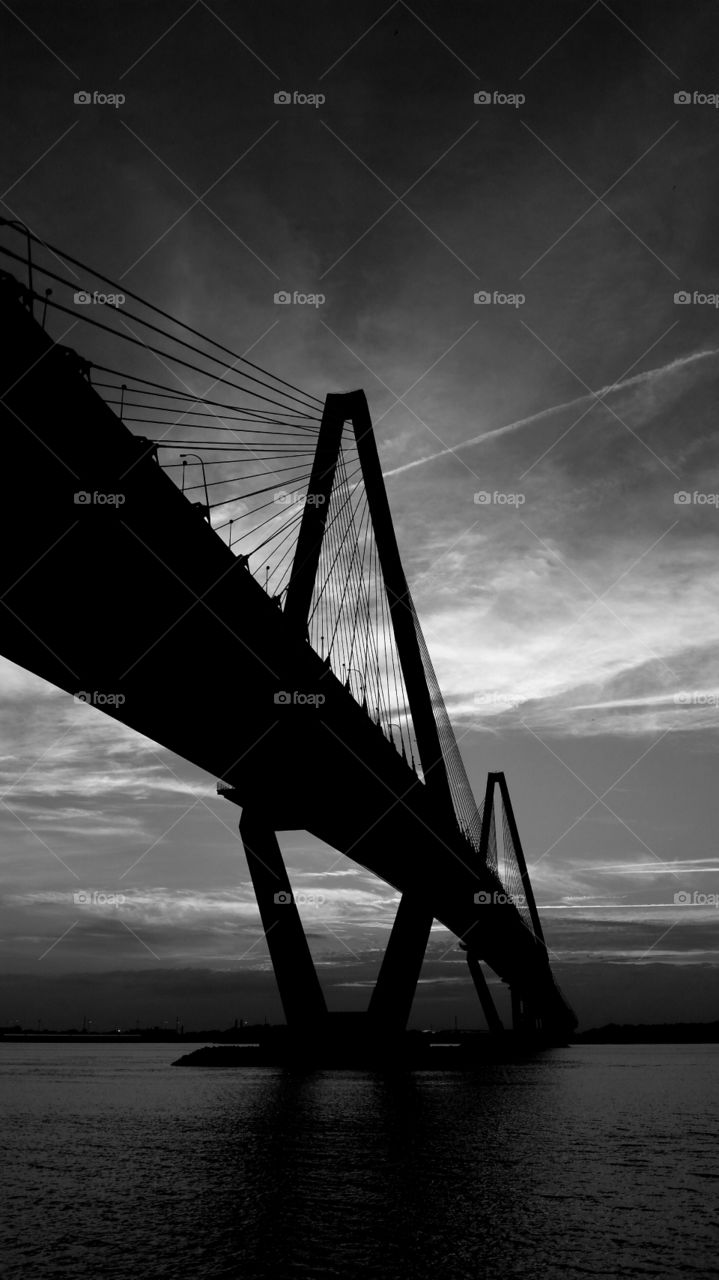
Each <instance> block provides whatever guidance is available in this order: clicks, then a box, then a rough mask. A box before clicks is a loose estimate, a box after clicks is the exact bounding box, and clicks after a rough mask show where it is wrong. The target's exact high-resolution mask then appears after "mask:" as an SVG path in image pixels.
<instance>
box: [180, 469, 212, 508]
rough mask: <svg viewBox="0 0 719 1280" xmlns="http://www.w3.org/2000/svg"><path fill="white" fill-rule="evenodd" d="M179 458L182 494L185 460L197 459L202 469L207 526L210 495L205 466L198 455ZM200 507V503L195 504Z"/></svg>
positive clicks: (183, 489) (183, 490)
mask: <svg viewBox="0 0 719 1280" xmlns="http://www.w3.org/2000/svg"><path fill="white" fill-rule="evenodd" d="M180 457H181V459H182V492H183V493H184V492H185V467H186V466H187V459H188V458H196V459H197V461H198V462H199V464H200V466H201V467H202V483H203V485H204V486H205V503H204V506H205V515H206V517H207V522H208V524H209V522H210V495H209V493H208V492H207V474H206V472H205V464H204V462H203V460H202V458H201V457H200V455H199V453H181V454H180ZM202 505H203V504H202V503H201V502H198V503H197V506H198V507H201V506H202Z"/></svg>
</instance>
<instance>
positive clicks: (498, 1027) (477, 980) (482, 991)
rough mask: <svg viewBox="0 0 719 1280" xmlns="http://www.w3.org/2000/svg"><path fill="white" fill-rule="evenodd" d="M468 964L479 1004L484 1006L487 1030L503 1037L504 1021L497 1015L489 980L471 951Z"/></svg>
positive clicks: (468, 955) (468, 954)
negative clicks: (488, 983) (488, 984)
mask: <svg viewBox="0 0 719 1280" xmlns="http://www.w3.org/2000/svg"><path fill="white" fill-rule="evenodd" d="M467 964H468V965H469V972H470V973H471V975H472V981H473V983H474V989H475V991H476V992H477V995H478V996H479V1003H480V1004H481V1006H482V1013H483V1014H484V1017H485V1021H486V1023H487V1030H488V1031H491V1032H492V1034H493V1035H501V1034H502V1032H503V1031H504V1027H503V1026H502V1019H501V1018H500V1016H499V1014H498V1013H497V1009H496V1006H495V1003H494V1000H493V999H492V993H491V991H490V990H489V987H488V986H487V979H486V978H485V976H484V973H483V971H482V966H481V964H480V962H479V960H478V959H477V957H476V956H473V955H472V954H471V952H469V951H468V952H467Z"/></svg>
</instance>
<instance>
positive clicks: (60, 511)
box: [0, 278, 571, 1037]
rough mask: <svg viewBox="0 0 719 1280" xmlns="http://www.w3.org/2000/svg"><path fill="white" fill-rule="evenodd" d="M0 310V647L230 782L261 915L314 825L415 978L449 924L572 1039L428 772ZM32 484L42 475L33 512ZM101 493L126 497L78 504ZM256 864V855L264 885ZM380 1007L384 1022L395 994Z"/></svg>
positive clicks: (543, 961)
mask: <svg viewBox="0 0 719 1280" xmlns="http://www.w3.org/2000/svg"><path fill="white" fill-rule="evenodd" d="M0 315H2V317H3V319H4V320H5V321H6V338H5V342H4V349H3V369H2V390H3V398H2V403H1V404H0V421H1V422H2V428H3V450H2V459H3V465H4V469H5V485H4V496H3V503H2V506H1V507H0V533H1V534H2V539H3V548H4V554H3V556H2V559H1V560H0V651H1V652H2V653H3V654H4V655H5V656H6V657H7V658H9V659H11V660H12V661H14V662H16V663H18V664H19V665H21V666H23V667H25V668H27V669H29V670H31V671H33V672H35V673H36V674H37V675H39V676H41V677H42V678H44V679H45V680H48V681H49V682H51V683H52V684H55V685H57V686H59V687H60V688H62V689H65V690H66V691H67V692H68V693H70V694H77V693H78V692H79V691H83V690H91V691H100V692H106V693H112V694H114V695H121V696H122V699H123V701H122V703H121V705H118V706H115V707H112V708H111V707H108V708H107V713H108V714H110V715H112V716H114V717H115V718H116V719H118V720H120V721H122V723H124V724H126V725H129V726H131V727H132V728H133V729H135V730H137V731H138V732H140V733H142V734H144V735H146V736H147V737H148V738H150V739H152V740H154V741H155V742H158V743H160V744H161V745H162V746H163V747H166V748H167V749H168V750H170V751H172V752H174V753H176V754H177V755H179V756H181V757H184V758H185V759H187V760H189V761H191V762H192V763H193V764H195V765H197V766H198V767H200V768H202V769H204V770H206V771H207V772H208V773H209V774H211V775H212V776H213V777H214V778H220V779H222V780H223V782H224V783H226V784H227V786H228V798H229V799H231V800H232V801H233V802H234V803H236V804H238V805H240V806H241V807H242V808H243V824H244V826H243V838H244V839H245V842H246V843H247V844H248V845H249V848H250V850H251V851H252V850H253V849H254V851H255V852H256V853H257V857H258V858H262V859H263V861H264V862H265V863H266V867H265V869H264V870H263V871H262V873H261V874H262V877H264V879H263V880H262V884H261V889H260V890H258V898H259V899H260V909H261V910H263V900H264V898H265V897H266V896H267V895H269V894H270V893H272V894H274V893H278V892H281V891H282V890H283V889H284V887H285V886H284V884H283V881H282V875H283V872H282V869H281V867H280V865H279V863H278V862H277V859H276V858H274V859H273V858H271V857H270V858H268V857H267V856H266V855H267V850H268V847H269V846H271V843H272V840H273V839H274V835H273V833H274V831H281V830H290V829H304V830H307V831H308V832H310V833H311V834H313V835H314V836H316V837H317V838H318V839H320V840H322V841H324V842H325V843H326V844H328V845H330V846H332V847H333V848H334V849H336V850H337V851H338V852H340V853H343V854H346V855H347V856H349V857H351V858H352V859H353V860H355V861H356V862H358V863H360V864H361V865H362V866H364V867H366V868H367V870H369V871H371V872H372V873H373V874H375V875H377V876H379V877H381V878H382V879H383V880H385V881H387V882H388V883H389V884H391V885H393V886H394V887H395V888H396V889H397V890H399V892H400V893H401V894H403V895H405V894H406V895H408V898H407V900H408V902H411V903H412V904H414V909H413V917H414V918H413V921H412V922H410V923H411V927H410V924H408V925H407V929H406V930H405V933H404V937H405V938H407V939H411V938H413V937H414V942H413V943H412V944H411V945H410V943H409V942H408V944H407V957H406V963H407V965H408V967H409V970H410V971H411V970H412V967H413V966H414V967H415V968H416V956H417V953H418V951H419V949H420V940H421V938H420V935H421V930H422V927H423V926H420V925H418V924H417V921H423V922H424V923H425V924H426V922H427V921H431V920H432V919H436V920H438V921H439V922H441V923H442V924H443V925H445V926H446V927H447V929H449V930H450V931H451V932H452V933H454V934H455V935H456V936H457V938H458V939H461V940H462V941H463V943H464V945H465V946H466V948H467V950H468V955H469V957H470V958H471V962H472V963H475V964H476V962H478V961H479V960H482V961H484V962H486V963H487V964H488V965H489V966H490V967H491V968H492V969H493V970H494V972H495V973H496V974H498V975H499V976H500V978H502V979H503V980H504V981H506V982H507V983H509V984H510V986H511V988H512V990H513V991H514V992H516V993H517V999H521V1000H522V1001H524V1003H525V1006H526V1007H527V1008H528V1009H532V1010H534V1014H533V1015H532V1016H533V1017H534V1016H535V1015H536V1018H538V1019H539V1020H540V1021H541V1022H542V1024H543V1026H544V1028H545V1030H546V1031H547V1032H548V1033H555V1034H556V1035H557V1036H559V1037H561V1036H563V1035H564V1034H566V1032H567V1030H568V1029H569V1027H570V1026H571V1015H570V1014H569V1013H568V1010H567V1008H566V1005H565V1004H564V1002H563V1000H562V997H561V995H560V993H559V992H558V989H557V988H556V986H555V983H554V981H553V978H552V975H551V972H550V969H549V964H548V960H547V953H546V949H545V948H544V947H543V946H542V945H540V944H539V943H538V941H537V939H536V938H535V936H534V935H533V933H532V932H531V931H530V930H529V929H528V928H527V926H526V924H525V923H524V921H523V920H522V918H521V917H520V915H519V913H518V912H517V911H516V909H515V908H514V907H513V906H512V905H511V904H507V905H497V906H493V907H492V908H491V909H488V908H487V907H486V906H485V905H482V904H481V903H478V902H477V901H476V897H475V896H476V895H477V894H478V893H480V892H484V893H485V894H486V893H493V892H497V891H499V890H501V888H502V886H501V883H500V882H499V880H498V878H497V877H496V875H495V874H494V872H493V871H492V870H491V869H490V868H489V867H487V866H483V865H480V863H479V862H478V860H477V857H476V854H475V852H474V850H473V849H472V847H471V846H470V845H469V843H468V842H465V841H464V840H463V839H462V838H461V837H460V836H457V837H456V838H455V839H453V840H451V841H448V840H447V839H446V838H445V836H443V835H442V836H440V835H439V834H438V832H442V831H444V830H445V828H444V827H443V825H442V824H441V822H440V821H439V819H438V814H437V813H436V812H435V809H434V807H433V804H432V802H431V801H430V798H429V796H428V792H427V788H426V787H425V786H424V784H423V783H422V782H421V781H420V780H419V779H418V777H417V774H416V773H415V772H414V770H413V769H412V768H410V766H409V765H408V764H407V762H406V761H405V760H404V759H403V758H402V757H401V756H400V755H399V754H398V752H397V751H396V749H395V748H394V746H393V745H392V744H391V743H390V742H389V741H388V739H387V738H386V737H385V735H384V734H383V733H382V731H381V730H380V729H378V727H377V726H376V725H374V724H373V723H372V721H371V720H370V719H369V717H368V716H367V715H366V714H365V713H364V712H363V710H362V708H361V707H360V706H359V705H358V703H357V702H356V701H355V700H354V699H353V698H352V697H351V695H350V693H348V691H347V690H346V688H345V687H344V686H343V685H342V683H341V682H340V681H338V680H337V679H336V677H335V676H334V675H333V674H332V672H331V671H330V670H329V669H328V667H327V665H326V664H325V663H324V662H323V661H322V660H321V659H320V657H319V656H318V655H317V654H316V653H315V652H314V651H313V650H312V649H311V648H310V646H309V645H308V644H307V643H306V641H305V640H304V639H303V638H302V637H301V636H300V635H299V634H298V632H297V630H296V628H293V627H292V626H291V625H290V623H289V621H288V619H287V618H286V617H285V616H284V615H283V613H282V611H281V610H280V608H279V607H278V605H277V604H276V603H275V602H274V601H273V600H272V599H271V598H270V597H269V596H268V595H267V594H266V593H265V591H264V590H263V589H262V587H261V586H260V584H259V583H258V582H257V581H256V580H255V579H254V578H253V577H252V576H251V574H250V573H249V571H248V570H247V568H246V567H244V566H243V564H242V562H241V560H239V559H238V558H236V557H235V555H234V554H233V552H232V551H230V550H229V548H228V547H227V545H226V544H225V543H224V542H223V540H222V539H221V538H220V537H218V536H217V535H216V534H215V533H214V532H213V531H212V529H211V528H210V526H209V525H208V523H207V522H206V521H205V520H204V519H203V517H202V513H201V512H200V510H199V509H198V508H197V507H193V506H192V505H191V504H190V503H188V501H187V500H186V499H185V498H184V497H183V496H182V495H181V493H180V492H179V490H178V489H177V487H176V486H175V485H174V484H173V483H172V481H171V480H170V479H169V477H168V476H167V475H166V474H165V473H164V472H163V471H162V469H161V468H160V466H159V465H158V463H157V461H156V458H155V456H154V451H153V450H152V448H150V447H148V445H147V444H146V443H145V442H143V441H141V440H140V439H139V438H138V437H137V436H134V435H132V434H131V432H130V431H129V430H128V429H127V428H126V427H124V426H123V425H122V423H121V422H120V421H119V420H118V418H117V417H116V416H115V415H114V414H113V413H112V411H111V410H110V409H109V408H108V406H107V405H106V404H105V403H104V402H103V401H102V400H101V398H100V397H99V396H98V394H97V392H96V391H95V390H93V388H92V386H91V384H90V381H89V380H88V378H87V376H86V373H85V371H84V370H83V367H82V362H81V361H80V360H79V359H78V357H77V356H76V355H75V353H74V352H72V351H69V350H68V349H66V348H62V347H58V346H55V347H53V346H52V344H51V343H50V340H49V338H48V337H47V335H46V334H45V333H44V332H43V331H42V330H41V328H40V327H39V325H38V324H36V323H35V322H34V320H33V319H32V318H31V316H30V315H29V313H28V311H27V309H26V308H25V307H24V306H23V305H21V301H20V300H19V298H18V290H17V287H16V285H15V283H14V282H12V279H10V280H8V279H7V278H5V279H4V280H2V281H0ZM35 366H37V369H36V368H35ZM20 477H23V479H24V480H25V479H26V478H27V477H32V502H31V507H30V508H29V506H28V497H27V494H26V489H25V484H24V483H23V485H21V484H20V483H19V478H20ZM98 491H99V492H101V493H104V494H120V495H121V496H122V504H121V505H113V504H105V505H99V504H96V503H83V502H82V501H79V502H78V499H77V495H78V494H82V493H91V494H92V493H94V492H98ZM288 690H290V691H293V690H299V691H303V692H306V693H320V692H321V693H322V695H323V697H324V703H323V704H322V705H321V706H315V705H286V704H285V702H284V700H283V699H281V698H279V699H278V695H279V694H281V693H282V692H285V691H288ZM245 813H246V814H247V818H246V819H245V817H244V814H245ZM262 814H271V815H272V821H271V829H270V830H268V829H267V828H266V827H264V826H263V824H262V821H261V820H260V817H259V816H258V815H262ZM268 842H269V844H268ZM262 850H264V853H263V852H262ZM280 861H281V859H280ZM258 865H259V863H258V861H257V859H256V858H253V857H252V856H251V857H250V866H251V869H252V870H253V876H256V875H257V868H258ZM273 886H275V887H273ZM286 905H287V904H284V906H285V907H286ZM283 918H286V919H289V913H288V916H287V917H283ZM263 919H265V915H264V914H263ZM266 927H267V926H266ZM413 931H414V932H413ZM400 933H401V931H400ZM400 933H398V938H399V937H400ZM268 943H269V945H270V948H271V949H272V943H271V941H270V937H269V936H268ZM292 946H293V948H294V946H295V944H294V943H293V944H292ZM298 946H299V944H298ZM305 946H306V943H305ZM300 950H301V948H300ZM300 950H293V952H292V954H293V957H295V958H296V957H297V956H298V955H299V954H300ZM422 950H423V948H422ZM400 951H402V948H401V947H400ZM410 952H411V955H410ZM400 958H401V957H400ZM298 963H299V962H298ZM398 963H399V962H398ZM300 968H301V969H302V972H303V974H304V975H305V976H306V981H300V982H298V983H297V984H296V985H297V992H296V993H295V997H294V998H295V999H296V1005H297V1008H301V1009H302V1016H303V1017H304V1016H305V1011H306V1009H307V1008H308V1007H309V1006H312V1004H313V1001H314V1007H315V1008H316V1009H318V1010H320V1011H321V1009H322V1003H321V992H319V995H318V991H317V990H314V987H313V979H312V976H311V975H312V974H314V970H313V969H312V970H311V971H310V966H308V965H307V964H306V963H305V962H301V963H300ZM312 991H314V994H312ZM298 993H299V994H298ZM308 993H309V994H308ZM288 998H289V999H290V1001H292V999H293V997H292V996H290V997H288ZM308 1002H309V1004H308ZM375 1014H376V1016H377V1018H378V1019H380V1020H381V1019H382V1018H383V1017H386V1016H388V1015H387V1009H386V1007H385V1008H384V1010H383V1006H382V989H381V987H380V989H379V995H378V997H377V1000H376V1002H375ZM293 1016H294V1015H293ZM392 1016H393V1017H396V1010H395V1011H393V1013H392Z"/></svg>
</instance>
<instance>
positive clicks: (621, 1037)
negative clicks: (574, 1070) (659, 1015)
mask: <svg viewBox="0 0 719 1280" xmlns="http://www.w3.org/2000/svg"><path fill="white" fill-rule="evenodd" d="M573 1043H574V1044H717V1043H719V1022H652V1023H646V1024H644V1023H641V1024H639V1025H635V1024H632V1023H622V1024H618V1023H616V1022H610V1023H609V1024H608V1025H607V1026H606V1027H593V1028H592V1029H591V1030H590V1031H582V1032H580V1034H579V1035H576V1036H574V1039H573Z"/></svg>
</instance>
